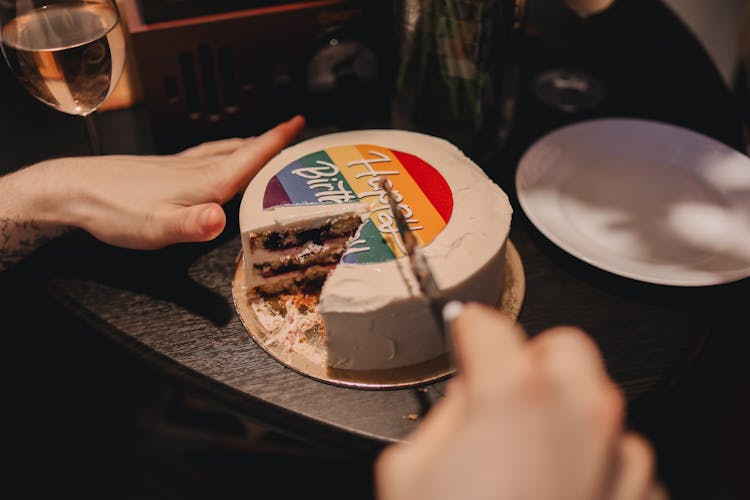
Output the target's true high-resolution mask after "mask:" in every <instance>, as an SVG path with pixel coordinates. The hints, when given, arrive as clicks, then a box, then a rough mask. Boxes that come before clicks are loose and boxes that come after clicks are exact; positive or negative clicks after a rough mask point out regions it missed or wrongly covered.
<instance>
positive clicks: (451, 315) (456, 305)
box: [443, 300, 464, 324]
mask: <svg viewBox="0 0 750 500" xmlns="http://www.w3.org/2000/svg"><path fill="white" fill-rule="evenodd" d="M463 310H464V305H463V304H462V303H461V302H459V301H457V300H451V301H450V302H448V303H447V304H445V305H444V306H443V321H445V322H446V323H449V324H450V323H452V322H453V320H455V319H456V318H458V317H459V316H460V315H461V311H463Z"/></svg>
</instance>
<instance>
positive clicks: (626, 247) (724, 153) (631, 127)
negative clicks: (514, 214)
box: [516, 119, 750, 286]
mask: <svg viewBox="0 0 750 500" xmlns="http://www.w3.org/2000/svg"><path fill="white" fill-rule="evenodd" d="M516 188H517V191H518V200H519V203H520V204H521V208H522V209H523V210H524V212H525V213H526V215H527V216H528V217H529V219H530V220H531V222H532V223H533V224H534V225H536V227H537V228H538V229H539V230H540V231H541V232H542V233H543V234H544V235H545V236H546V237H547V238H549V239H550V240H551V241H552V242H554V243H555V244H556V245H558V246H559V247H560V248H562V249H563V250H565V251H567V252H569V253H570V254H572V255H574V256H576V257H578V258H580V259H582V260H584V261H585V262H588V263H589V264H591V265H594V266H596V267H599V268H601V269H604V270H606V271H609V272H612V273H615V274H618V275H620V276H625V277H628V278H632V279H636V280H640V281H645V282H649V283H657V284H663V285H675V286H706V285H715V284H720V283H728V282H731V281H736V280H739V279H742V278H745V277H747V276H750V158H748V157H747V156H745V155H743V154H741V153H739V152H738V151H736V150H734V149H732V148H730V147H728V146H726V145H724V144H722V143H720V142H718V141H716V140H714V139H711V138H709V137H706V136H704V135H702V134H699V133H696V132H693V131H690V130H687V129H684V128H680V127H676V126H673V125H667V124H664V123H658V122H653V121H644V120H635V119H602V120H591V121H585V122H580V123H577V124H574V125H570V126H567V127H563V128H561V129H558V130H555V131H553V132H551V133H550V134H548V135H546V136H544V137H543V138H541V139H540V140H539V141H537V142H536V143H535V144H534V145H533V146H532V147H531V148H529V150H528V151H527V152H526V153H525V154H524V156H523V158H521V162H520V164H519V167H518V171H517V173H516Z"/></svg>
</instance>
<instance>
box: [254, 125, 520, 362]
mask: <svg viewBox="0 0 750 500" xmlns="http://www.w3.org/2000/svg"><path fill="white" fill-rule="evenodd" d="M383 179H384V180H385V182H386V183H387V184H388V185H389V186H390V188H391V191H392V192H393V195H394V197H395V199H396V201H397V202H398V208H399V209H400V210H401V212H402V213H403V215H404V218H405V219H406V221H407V223H408V225H409V228H410V230H411V231H412V232H413V234H414V235H415V236H416V238H417V240H418V242H419V244H420V246H421V247H422V250H423V253H424V255H425V257H426V259H427V262H428V263H429V265H430V268H431V270H432V272H433V274H434V277H435V281H436V282H437V285H438V287H439V289H440V292H441V294H442V295H443V296H444V298H445V299H455V300H461V301H474V302H481V303H484V304H488V305H496V304H497V302H498V299H499V298H500V296H501V293H502V287H503V272H504V262H505V249H506V243H507V238H508V232H509V230H510V222H511V215H512V209H511V206H510V203H509V202H508V198H507V196H506V195H505V193H504V192H503V191H502V190H501V189H500V188H499V187H498V186H497V185H496V184H495V183H494V182H492V181H491V180H490V179H489V178H488V177H487V175H486V174H485V173H484V172H483V171H482V170H481V169H480V168H479V167H478V166H477V165H476V164H475V163H474V162H472V161H471V160H470V159H469V158H467V157H466V156H465V155H464V154H463V153H462V152H461V151H460V150H459V149H457V148H456V147H455V146H453V145H452V144H451V143H449V142H447V141H445V140H443V139H439V138H436V137H432V136H428V135H424V134H419V133H415V132H406V131H400V130H359V131H351V132H341V133H335V134H329V135H325V136H320V137H316V138H314V139H310V140H307V141H304V142H301V143H299V144H296V145H294V146H291V147H289V148H287V149H285V150H284V151H282V152H281V153H280V154H279V155H277V156H276V157H275V158H274V159H273V160H271V162H269V164H268V165H266V166H265V167H264V168H263V169H262V170H261V171H260V172H259V173H258V175H257V176H256V177H255V178H254V179H253V181H252V182H251V183H250V185H249V186H248V188H247V190H246V191H245V194H244V197H243V199H242V204H241V206H240V230H241V238H242V247H243V259H244V272H245V286H246V294H247V300H249V301H252V300H257V299H259V298H261V299H264V300H272V298H273V297H274V296H278V295H280V294H297V296H299V295H302V296H304V297H313V298H314V299H315V300H313V301H302V302H304V304H303V307H302V308H301V312H302V313H308V312H309V310H310V309H311V308H314V309H315V318H317V320H318V321H319V322H320V327H321V328H323V329H324V330H325V351H326V356H327V359H326V361H325V362H326V363H327V365H328V366H329V367H331V368H337V369H347V370H384V369H393V368H400V367H405V366H410V365H416V364H419V363H422V362H426V361H429V360H432V359H434V358H437V357H439V356H441V355H443V354H445V352H446V349H448V348H449V347H448V346H447V345H446V343H445V342H444V340H443V338H442V336H441V335H439V334H438V333H437V332H436V325H435V321H434V319H433V318H432V316H431V315H430V311H429V308H428V303H427V300H426V298H425V297H424V296H423V295H422V294H421V292H420V289H419V285H418V283H417V281H416V279H415V278H414V276H413V274H412V271H411V269H410V266H409V259H408V257H407V256H406V254H405V248H404V244H403V241H402V240H401V237H400V235H399V231H398V228H397V225H396V222H395V219H394V217H393V214H392V212H391V211H390V205H389V203H388V199H387V195H386V192H385V190H384V189H383V185H382V184H381V182H382V180H383ZM297 303H298V304H299V303H300V302H299V301H297ZM298 313H299V311H297V312H296V313H295V314H298ZM290 314H291V313H290Z"/></svg>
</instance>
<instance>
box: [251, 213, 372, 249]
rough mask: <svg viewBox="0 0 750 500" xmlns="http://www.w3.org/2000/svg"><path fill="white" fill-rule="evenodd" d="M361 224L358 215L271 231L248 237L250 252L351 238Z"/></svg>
mask: <svg viewBox="0 0 750 500" xmlns="http://www.w3.org/2000/svg"><path fill="white" fill-rule="evenodd" d="M361 224H362V218H361V217H360V216H359V215H346V216H343V217H337V218H333V219H328V220H325V221H322V222H320V223H318V224H315V225H310V226H300V227H287V228H283V229H271V230H267V231H263V232H261V233H257V234H252V235H250V239H249V244H250V249H251V250H256V249H261V248H262V249H266V250H282V249H285V248H294V247H298V246H302V245H304V244H305V243H308V242H313V243H317V244H322V243H323V242H324V241H326V240H329V239H332V238H337V237H340V236H347V237H349V236H352V235H353V234H354V233H355V232H356V231H357V229H358V228H359V226H360V225H361Z"/></svg>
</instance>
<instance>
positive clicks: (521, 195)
mask: <svg viewBox="0 0 750 500" xmlns="http://www.w3.org/2000/svg"><path fill="white" fill-rule="evenodd" d="M607 125H610V126H615V125H617V126H627V127H633V126H644V125H645V126H647V127H655V128H661V129H663V130H669V131H670V132H671V133H676V134H682V135H684V136H692V137H693V138H695V139H698V140H701V141H704V142H706V144H709V145H711V146H713V147H718V148H719V149H721V150H726V151H730V152H732V153H733V154H735V155H737V157H738V158H745V159H746V160H747V161H748V165H749V167H750V158H747V157H746V156H744V155H743V154H742V153H741V152H739V151H737V150H735V149H734V148H731V147H730V146H728V145H726V144H724V143H722V142H721V141H718V140H717V139H714V138H712V137H709V136H707V135H705V134H702V133H700V132H697V131H695V130H691V129H688V128H685V127H682V126H679V125H674V124H671V123H667V122H660V121H657V120H650V119H640V118H628V117H609V118H594V119H588V120H582V121H578V122H574V123H570V124H567V125H564V126H562V127H558V128H556V129H553V130H551V131H549V132H547V133H546V134H544V135H543V136H541V137H539V138H538V139H537V140H535V141H534V142H533V143H532V144H531V146H529V147H528V148H527V149H526V151H524V153H523V154H522V155H521V158H520V159H519V161H518V164H517V168H516V172H515V180H514V183H515V189H516V198H517V199H518V203H519V205H520V206H521V209H522V210H523V212H524V214H525V215H526V217H527V218H528V219H529V221H530V222H531V223H532V224H533V225H534V227H535V228H536V229H537V230H539V232H541V233H542V234H543V235H544V236H545V237H546V238H547V239H548V240H550V241H551V242H552V243H553V244H555V245H556V246H557V247H559V248H561V249H562V250H564V251H565V252H567V253H568V254H570V255H572V256H573V257H575V258H577V259H579V260H581V261H583V262H585V263H587V264H589V265H591V266H593V267H596V268H598V269H601V270H603V271H606V272H609V273H611V274H615V275H617V276H621V277H624V278H628V279H633V280H636V281H641V282H644V283H651V284H656V285H667V286H678V287H704V286H716V285H722V284H727V283H733V282H736V281H740V280H742V279H745V278H747V277H750V265H748V266H747V267H744V268H736V269H732V270H730V271H723V272H713V274H712V276H710V277H709V276H706V277H704V278H697V277H688V278H679V277H678V278H674V279H672V278H662V277H659V276H653V275H649V274H648V273H638V272H632V271H629V270H627V269H626V270H623V269H622V268H619V267H617V266H616V265H610V264H607V263H606V262H601V261H600V260H599V259H596V258H592V257H591V256H590V255H586V253H585V251H580V249H578V248H575V247H572V246H571V245H569V244H568V243H567V242H566V241H564V240H563V239H562V238H560V237H559V236H558V235H557V234H556V233H555V231H554V230H553V229H550V227H549V224H546V223H545V221H543V220H540V216H539V215H538V213H535V212H534V209H533V207H532V206H531V204H530V202H529V199H528V197H526V195H525V192H526V191H527V190H525V189H524V188H523V187H522V185H521V184H522V180H523V177H524V173H525V171H524V168H526V169H528V168H529V167H528V158H529V156H530V155H531V154H532V153H533V152H534V151H535V150H536V149H538V148H539V147H540V146H542V145H543V144H544V143H545V142H546V141H549V140H550V137H552V136H555V135H558V134H560V133H563V132H566V131H569V130H570V129H574V128H586V127H594V126H597V127H601V126H607ZM662 267H664V266H662ZM709 278H710V279H709Z"/></svg>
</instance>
